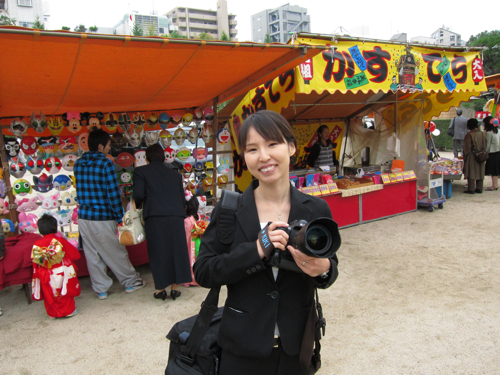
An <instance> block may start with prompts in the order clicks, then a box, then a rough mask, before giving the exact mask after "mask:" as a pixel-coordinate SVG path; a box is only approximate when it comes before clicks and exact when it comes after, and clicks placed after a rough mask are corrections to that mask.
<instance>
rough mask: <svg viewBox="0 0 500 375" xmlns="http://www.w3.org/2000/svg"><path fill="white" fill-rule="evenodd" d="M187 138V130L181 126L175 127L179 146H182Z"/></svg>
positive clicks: (175, 138) (175, 136) (176, 141)
mask: <svg viewBox="0 0 500 375" xmlns="http://www.w3.org/2000/svg"><path fill="white" fill-rule="evenodd" d="M185 139H186V132H185V131H184V129H182V128H181V127H178V128H177V129H175V132H174V141H175V143H176V144H177V145H178V146H181V145H182V144H183V143H184V140H185Z"/></svg>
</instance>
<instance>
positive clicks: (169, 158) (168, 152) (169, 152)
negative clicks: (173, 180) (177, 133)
mask: <svg viewBox="0 0 500 375" xmlns="http://www.w3.org/2000/svg"><path fill="white" fill-rule="evenodd" d="M163 153H164V154H165V163H173V162H174V160H175V156H176V155H177V150H174V149H173V148H171V147H167V148H166V149H165V150H163Z"/></svg>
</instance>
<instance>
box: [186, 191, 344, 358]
mask: <svg viewBox="0 0 500 375" xmlns="http://www.w3.org/2000/svg"><path fill="white" fill-rule="evenodd" d="M257 186H258V181H254V183H253V184H252V186H250V187H249V188H248V189H247V190H246V191H245V192H244V193H243V196H242V200H241V207H240V208H239V210H238V211H237V212H236V218H235V219H236V220H235V225H236V232H235V235H234V241H233V243H232V244H231V245H223V244H221V243H220V242H219V241H218V239H217V234H216V227H217V224H218V219H219V213H220V205H217V206H216V207H215V209H214V213H213V215H212V220H211V221H210V224H209V225H208V227H207V230H206V231H205V233H204V234H203V237H202V241H201V246H200V251H199V255H198V258H197V260H196V263H195V264H194V274H195V279H196V281H197V282H198V284H200V285H201V286H204V287H206V288H212V287H215V286H221V285H227V289H228V294H227V299H226V303H225V308H224V314H223V317H222V322H221V327H220V331H219V338H218V343H219V345H220V346H221V347H222V348H223V349H225V350H227V351H230V352H232V353H234V354H236V355H239V356H247V357H257V358H264V357H267V356H269V355H270V354H271V351H272V342H273V340H272V339H273V336H274V328H275V323H276V322H277V323H278V328H279V331H280V337H281V342H282V346H283V350H284V351H285V352H286V353H287V354H289V355H297V354H299V352H300V346H301V342H302V337H303V334H304V329H305V325H306V322H307V318H308V315H309V312H310V310H311V308H312V304H313V288H312V285H313V284H312V283H311V282H310V281H311V280H312V281H313V282H314V283H316V285H317V286H318V287H319V288H327V287H329V286H330V285H332V284H333V282H334V281H335V279H336V278H337V276H338V270H337V264H338V260H337V257H336V256H334V257H332V258H331V259H330V262H331V268H330V273H329V277H328V278H327V279H321V278H320V277H316V278H311V277H310V276H307V275H304V274H299V273H296V272H291V271H287V270H284V269H280V270H279V273H278V278H277V279H276V281H275V280H274V276H273V273H272V268H271V267H268V266H266V264H265V263H264V262H263V261H262V260H261V259H260V257H259V253H258V250H257V244H256V241H257V234H258V232H259V231H260V229H261V227H260V223H259V217H258V213H257V207H256V205H255V199H254V189H255V188H256V187H257ZM290 189H291V209H290V215H289V216H290V217H289V223H290V222H292V221H294V220H300V219H304V220H307V221H310V220H313V219H316V218H319V217H329V218H331V217H332V215H331V212H330V209H329V207H328V205H327V204H326V202H325V201H324V200H322V199H319V198H316V197H312V196H308V195H305V194H303V193H301V192H300V191H298V190H297V189H295V188H294V187H291V188H290Z"/></svg>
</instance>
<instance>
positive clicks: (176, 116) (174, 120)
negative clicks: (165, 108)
mask: <svg viewBox="0 0 500 375" xmlns="http://www.w3.org/2000/svg"><path fill="white" fill-rule="evenodd" d="M181 120H182V115H181V114H180V113H179V112H177V111H176V112H174V113H172V114H171V116H170V125H171V126H172V127H173V126H177V125H179V123H180V122H181Z"/></svg>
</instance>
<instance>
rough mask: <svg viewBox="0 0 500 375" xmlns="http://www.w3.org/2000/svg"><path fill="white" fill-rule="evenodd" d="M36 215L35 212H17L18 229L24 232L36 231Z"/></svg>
mask: <svg viewBox="0 0 500 375" xmlns="http://www.w3.org/2000/svg"><path fill="white" fill-rule="evenodd" d="M37 221H38V217H37V216H36V215H35V214H27V213H25V212H21V213H20V214H19V229H20V230H21V232H24V233H36V232H37V230H38V227H37V225H36V223H37Z"/></svg>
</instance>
